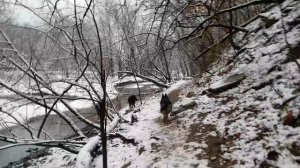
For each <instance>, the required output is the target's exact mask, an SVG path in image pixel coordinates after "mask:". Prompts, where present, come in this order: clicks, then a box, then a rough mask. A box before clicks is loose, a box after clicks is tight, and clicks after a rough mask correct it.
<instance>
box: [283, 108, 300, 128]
mask: <svg viewBox="0 0 300 168" xmlns="http://www.w3.org/2000/svg"><path fill="white" fill-rule="evenodd" d="M283 125H289V126H292V127H297V126H299V124H298V123H297V117H294V116H293V112H292V111H289V112H288V113H287V115H286V116H285V117H284V119H283Z"/></svg>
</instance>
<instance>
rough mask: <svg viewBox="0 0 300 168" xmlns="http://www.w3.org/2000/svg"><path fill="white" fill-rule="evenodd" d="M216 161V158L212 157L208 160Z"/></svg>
mask: <svg viewBox="0 0 300 168" xmlns="http://www.w3.org/2000/svg"><path fill="white" fill-rule="evenodd" d="M216 159H217V157H215V156H212V157H210V158H209V160H211V161H214V160H216Z"/></svg>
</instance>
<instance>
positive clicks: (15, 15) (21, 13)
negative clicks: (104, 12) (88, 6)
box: [8, 0, 85, 25]
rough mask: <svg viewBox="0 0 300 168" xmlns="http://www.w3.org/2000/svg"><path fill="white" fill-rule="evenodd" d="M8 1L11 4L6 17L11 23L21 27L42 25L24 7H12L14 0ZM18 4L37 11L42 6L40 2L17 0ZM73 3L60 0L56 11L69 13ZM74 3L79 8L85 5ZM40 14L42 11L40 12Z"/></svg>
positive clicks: (83, 2)
mask: <svg viewBox="0 0 300 168" xmlns="http://www.w3.org/2000/svg"><path fill="white" fill-rule="evenodd" d="M8 1H10V2H11V4H10V5H9V6H8V8H9V12H8V15H9V17H10V18H11V20H12V22H13V23H15V24H21V25H24V24H30V25H39V24H41V23H42V22H41V20H40V19H39V18H38V17H37V16H35V15H34V14H33V13H32V12H31V11H29V10H28V9H26V8H24V7H20V6H18V5H14V4H13V3H14V2H15V0H8ZM53 1H54V0H53ZM18 2H21V3H22V4H24V5H26V6H28V7H31V8H33V9H35V8H36V9H38V8H40V7H41V6H43V4H42V3H41V2H42V0H18ZM73 2H74V0H60V1H59V3H58V4H57V6H58V9H64V10H63V11H65V12H68V11H69V12H70V11H71V8H72V7H73ZM76 2H77V4H79V5H81V6H84V5H85V0H76ZM44 5H45V4H44ZM43 9H44V10H43V11H47V10H48V8H46V7H44V8H43ZM40 12H42V11H41V10H40ZM48 13H49V12H48Z"/></svg>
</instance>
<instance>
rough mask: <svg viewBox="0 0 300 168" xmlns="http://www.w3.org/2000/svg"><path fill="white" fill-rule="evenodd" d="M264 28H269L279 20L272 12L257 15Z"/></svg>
mask: <svg viewBox="0 0 300 168" xmlns="http://www.w3.org/2000/svg"><path fill="white" fill-rule="evenodd" d="M259 16H260V18H261V20H262V21H263V23H264V26H265V27H266V28H269V27H271V26H272V25H273V24H275V23H276V22H277V21H278V20H279V16H278V15H276V14H275V13H272V12H267V13H263V14H260V15H259Z"/></svg>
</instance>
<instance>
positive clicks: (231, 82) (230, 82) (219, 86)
mask: <svg viewBox="0 0 300 168" xmlns="http://www.w3.org/2000/svg"><path fill="white" fill-rule="evenodd" d="M245 78H246V75H244V74H233V75H230V76H227V77H225V78H223V79H221V80H219V81H217V82H215V83H213V84H211V85H210V87H209V91H210V92H213V93H219V92H223V91H225V90H227V89H230V88H233V87H236V86H237V85H238V84H239V83H240V82H241V81H242V80H244V79H245Z"/></svg>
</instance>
